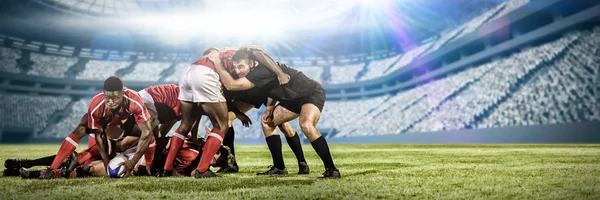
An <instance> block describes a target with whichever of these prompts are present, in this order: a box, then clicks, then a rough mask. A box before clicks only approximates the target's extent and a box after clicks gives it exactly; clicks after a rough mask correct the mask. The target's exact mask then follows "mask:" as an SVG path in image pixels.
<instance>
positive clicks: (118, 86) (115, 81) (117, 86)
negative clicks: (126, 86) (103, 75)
mask: <svg viewBox="0 0 600 200" xmlns="http://www.w3.org/2000/svg"><path fill="white" fill-rule="evenodd" d="M119 90H123V81H121V79H120V78H119V77H116V76H111V77H108V78H107V79H106V80H105V81H104V91H109V92H113V91H119Z"/></svg>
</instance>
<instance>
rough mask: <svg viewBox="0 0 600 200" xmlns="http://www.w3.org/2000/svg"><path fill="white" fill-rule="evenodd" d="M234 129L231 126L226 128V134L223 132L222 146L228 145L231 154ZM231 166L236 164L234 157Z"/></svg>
mask: <svg viewBox="0 0 600 200" xmlns="http://www.w3.org/2000/svg"><path fill="white" fill-rule="evenodd" d="M234 141H235V129H233V126H232V127H229V129H227V134H225V138H223V146H227V147H229V149H230V150H231V154H232V155H233V156H235V144H234ZM233 166H238V165H237V159H235V161H234V162H233Z"/></svg>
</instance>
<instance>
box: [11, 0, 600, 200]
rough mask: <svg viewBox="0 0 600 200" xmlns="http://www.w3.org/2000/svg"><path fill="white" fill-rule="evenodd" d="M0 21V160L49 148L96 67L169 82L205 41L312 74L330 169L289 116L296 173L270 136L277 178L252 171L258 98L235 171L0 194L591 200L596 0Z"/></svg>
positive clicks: (95, 11)
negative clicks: (304, 170) (282, 171)
mask: <svg viewBox="0 0 600 200" xmlns="http://www.w3.org/2000/svg"><path fill="white" fill-rule="evenodd" d="M0 27H1V28H0V72H1V73H0V99H1V100H2V102H3V103H2V104H1V105H0V113H1V114H0V117H1V119H2V120H0V150H2V151H0V160H2V161H5V160H7V159H13V158H16V159H21V160H23V159H28V160H32V159H36V158H40V157H44V156H49V155H55V154H57V152H59V148H60V149H61V151H62V146H61V143H63V141H67V139H68V140H70V141H71V142H73V141H72V139H71V138H69V137H70V135H69V134H72V132H73V129H75V128H76V127H77V125H78V124H79V123H80V120H81V119H82V117H81V116H85V115H87V114H86V113H89V112H90V111H91V112H93V110H92V109H91V108H93V107H94V105H95V104H93V98H95V95H97V94H98V93H99V92H102V91H105V90H106V80H108V79H107V78H108V77H110V76H117V77H119V78H120V80H122V85H124V86H125V87H127V88H129V89H131V90H133V91H140V90H143V89H144V88H147V87H150V86H154V85H161V84H177V83H179V84H180V85H181V82H180V81H181V80H180V79H182V76H181V75H182V73H183V74H185V73H187V70H188V67H189V66H190V65H191V64H192V63H196V62H197V61H198V60H199V59H201V58H204V57H206V56H205V55H204V54H205V51H206V50H207V49H209V48H212V47H216V48H219V49H221V48H226V47H243V46H247V45H257V46H260V48H261V49H262V50H264V52H266V53H268V55H269V56H270V57H271V58H272V60H274V61H277V62H279V63H285V64H286V65H287V66H289V67H291V68H293V69H295V70H298V71H300V72H302V74H304V75H306V77H308V78H310V79H312V80H314V81H315V82H317V83H318V84H319V85H321V86H322V88H323V90H324V93H325V94H326V97H324V101H325V104H324V106H323V107H322V111H321V112H320V117H317V120H318V122H316V125H315V126H316V130H317V131H318V133H320V135H321V137H320V138H322V140H320V141H325V140H326V141H327V143H325V146H326V147H327V144H328V145H329V146H328V147H327V148H328V149H327V154H329V151H331V155H329V157H332V158H333V161H335V165H336V166H337V169H339V173H340V174H341V178H339V179H328V180H322V179H319V178H318V177H319V175H321V173H323V169H324V168H326V170H327V168H328V167H327V164H326V160H327V159H324V158H323V155H324V154H321V153H319V152H318V151H319V149H322V148H321V147H318V145H316V144H315V143H316V142H315V141H316V140H314V139H310V137H309V135H310V133H308V132H310V131H305V130H308V129H307V128H306V125H304V124H305V123H304V122H303V121H302V119H303V115H302V114H300V117H299V118H295V119H293V120H291V121H290V122H289V125H291V128H292V129H293V131H295V132H296V133H297V135H299V138H300V139H299V140H300V143H301V144H302V145H301V146H300V147H299V148H300V151H301V152H302V151H303V152H304V155H302V156H303V157H304V156H306V159H305V163H307V164H308V166H310V174H308V175H297V174H296V172H297V169H298V168H299V167H296V162H297V161H296V160H295V158H297V157H298V154H297V152H296V151H294V150H290V148H288V145H286V144H285V143H288V144H289V146H290V147H291V148H293V145H291V143H290V142H289V141H290V139H289V138H288V137H287V136H286V135H284V134H283V133H282V134H278V135H276V136H277V138H278V140H277V141H280V142H278V146H275V148H276V149H280V150H277V151H280V153H279V154H282V156H283V158H284V159H285V162H286V164H287V171H288V172H289V174H287V175H270V176H259V175H256V173H257V172H261V171H264V170H267V169H269V168H268V167H267V166H269V165H272V164H274V165H277V163H274V162H275V161H274V160H276V158H275V157H276V156H274V154H273V151H274V150H273V149H272V148H273V146H271V143H270V142H269V141H270V140H269V139H268V138H269V137H267V136H266V134H267V133H266V132H265V131H264V125H263V126H261V121H263V120H264V118H263V113H266V112H268V111H269V108H267V107H268V106H264V105H263V106H258V107H257V108H256V109H250V110H248V111H247V112H246V113H245V115H247V117H248V119H249V120H251V121H252V124H251V125H249V126H245V124H244V123H243V122H242V121H241V120H237V119H236V120H233V121H232V127H233V128H234V129H235V144H236V146H235V152H237V154H235V160H236V162H237V163H239V172H237V171H236V173H216V174H217V176H219V177H218V178H207V179H195V178H194V177H164V178H163V177H161V178H157V177H152V176H140V177H138V176H133V177H127V178H121V179H112V178H108V177H85V178H59V179H56V180H36V179H23V178H20V177H14V176H8V175H7V174H6V173H5V176H3V177H1V178H0V182H1V183H2V184H1V185H0V194H2V195H3V197H2V198H3V199H40V198H41V199H83V198H87V199H89V198H91V199H125V198H127V199H131V198H135V199H181V198H185V199H267V198H276V199H405V198H418V199H534V198H535V199H600V167H598V166H600V156H599V155H600V145H598V143H600V1H597V0H453V1H442V0H423V1H409V0H322V1H291V0H281V1H268V0H248V1H230V2H228V1H214V0H198V1H190V0H4V1H3V2H2V4H1V5H0ZM234 57H235V55H234ZM210 59H212V57H211V58H210ZM234 63H235V61H234ZM215 65H216V64H215ZM214 68H215V67H213V69H214ZM275 73H276V72H275ZM221 77H223V76H221ZM248 79H249V78H248ZM293 79H294V78H292V80H293ZM221 81H224V80H223V78H221ZM219 84H220V83H219ZM224 85H226V84H224ZM257 87H258V84H257ZM278 87H284V86H283V85H281V86H278ZM258 88H259V89H261V88H260V87H258ZM296 89H297V88H296ZM182 101H183V100H182ZM278 105H283V103H282V104H278ZM140 107H141V106H140ZM276 107H277V106H276ZM302 109H304V106H302ZM303 112H304V111H303ZM296 116H298V115H296ZM88 119H89V118H88ZM210 119H211V118H209V117H208V116H202V117H201V119H200V121H199V124H200V125H199V126H200V127H202V126H205V127H207V128H206V129H207V130H210V129H211V128H214V127H213V125H212V123H211V120H210ZM263 122H264V121H263ZM88 123H89V122H88ZM180 124H181V123H180V122H177V123H176V124H174V126H173V128H172V129H170V131H169V130H167V131H168V132H169V134H168V135H169V136H172V135H174V134H178V132H176V131H175V130H176V129H177V127H178V126H180ZM280 129H282V128H281V127H280ZM281 131H283V130H281ZM281 131H280V132H281ZM207 133H209V134H208V136H207ZM210 134H212V133H211V132H210V131H206V132H205V131H204V128H200V131H199V133H198V135H199V136H202V137H204V138H206V139H207V140H206V141H207V142H206V143H205V145H208V143H209V142H208V141H209V140H208V138H209V136H210ZM305 135H306V136H305ZM65 137H66V138H67V139H65ZM88 138H89V137H84V138H82V139H81V141H79V139H77V141H76V142H75V143H79V146H77V145H75V146H74V148H77V149H76V152H79V153H80V155H81V154H82V153H81V152H83V151H84V149H85V148H86V147H89V146H86V145H84V144H85V143H87V142H89V141H88ZM173 138H175V137H173ZM279 139H280V140H279ZM96 140H97V138H96ZM221 140H223V138H221ZM232 140H233V139H232ZM141 141H142V140H141V139H140V143H141ZM232 142H233V141H232ZM282 143H283V145H282ZM63 145H64V143H63ZM170 145H173V143H171V144H170ZM223 145H225V142H223ZM171 147H172V146H171ZM205 147H206V146H205ZM205 149H206V148H205ZM204 151H207V150H204ZM109 152H110V151H109ZM213 154H214V153H213ZM58 155H60V152H59V153H58V154H57V156H58ZM202 155H204V154H202ZM211 155H212V154H211ZM98 160H100V161H101V159H98ZM299 161H300V160H299V159H298V162H299ZM60 162H62V160H60ZM200 162H201V163H202V162H203V161H202V160H201V161H200ZM282 163H283V161H282V162H281V164H282ZM53 164H54V163H53ZM47 166H50V165H49V164H47V165H46V166H35V167H33V169H45V167H47ZM61 166H62V165H61ZM237 167H238V166H237V164H236V170H237ZM9 168H10V166H8V165H7V164H6V163H5V165H4V168H2V169H4V170H5V171H7V170H11V169H9ZM165 169H166V168H165ZM217 169H218V168H214V167H213V170H215V171H216V170H217ZM161 170H162V169H161ZM42 173H43V172H42ZM109 173H110V172H109ZM286 173H287V172H286ZM188 175H189V174H188ZM192 176H193V175H192Z"/></svg>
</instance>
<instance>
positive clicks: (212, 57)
mask: <svg viewBox="0 0 600 200" xmlns="http://www.w3.org/2000/svg"><path fill="white" fill-rule="evenodd" d="M208 59H209V60H210V61H212V62H213V63H220V62H221V58H220V53H219V52H217V51H213V52H211V53H209V54H208Z"/></svg>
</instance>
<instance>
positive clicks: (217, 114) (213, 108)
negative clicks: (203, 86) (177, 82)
mask: <svg viewBox="0 0 600 200" xmlns="http://www.w3.org/2000/svg"><path fill="white" fill-rule="evenodd" d="M217 81H218V80H217ZM223 100H224V98H223ZM202 110H203V111H204V113H205V114H206V115H207V116H208V118H209V119H210V122H211V123H212V125H213V129H212V130H210V133H208V136H207V137H206V142H205V143H204V148H203V151H202V157H201V158H200V163H198V167H197V168H196V171H195V172H194V176H195V177H196V178H207V177H214V176H215V174H214V173H212V172H211V171H210V170H209V167H210V162H211V161H212V158H213V157H214V155H215V153H217V151H218V150H219V147H220V146H221V143H222V142H223V137H224V133H225V131H227V129H228V127H227V121H228V120H227V113H228V112H227V104H226V103H225V102H224V101H223V102H215V103H203V104H202Z"/></svg>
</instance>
